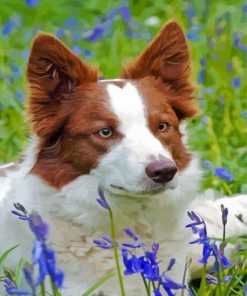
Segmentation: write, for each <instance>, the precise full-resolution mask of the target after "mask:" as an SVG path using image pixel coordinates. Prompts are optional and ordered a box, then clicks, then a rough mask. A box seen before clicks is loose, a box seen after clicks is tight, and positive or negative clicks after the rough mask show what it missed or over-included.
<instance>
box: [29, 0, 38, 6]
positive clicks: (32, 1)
mask: <svg viewBox="0 0 247 296" xmlns="http://www.w3.org/2000/svg"><path fill="white" fill-rule="evenodd" d="M26 4H27V5H28V6H30V7H35V6H38V4H39V0H26Z"/></svg>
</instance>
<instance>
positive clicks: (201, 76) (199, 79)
mask: <svg viewBox="0 0 247 296" xmlns="http://www.w3.org/2000/svg"><path fill="white" fill-rule="evenodd" d="M205 75H206V70H205V69H202V70H201V71H200V72H199V73H198V76H197V82H198V83H200V84H203V83H204V82H205Z"/></svg>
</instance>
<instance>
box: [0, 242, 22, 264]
mask: <svg viewBox="0 0 247 296" xmlns="http://www.w3.org/2000/svg"><path fill="white" fill-rule="evenodd" d="M18 246H19V245H15V246H14V247H12V248H11V249H9V250H7V251H6V252H4V253H3V255H2V256H1V257H0V266H1V265H2V264H3V263H4V261H5V260H6V258H7V257H8V255H9V254H10V253H11V252H12V251H13V250H14V249H16V248H17V247H18Z"/></svg>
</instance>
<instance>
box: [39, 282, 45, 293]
mask: <svg viewBox="0 0 247 296" xmlns="http://www.w3.org/2000/svg"><path fill="white" fill-rule="evenodd" d="M40 288H41V291H40V295H41V296H45V281H43V282H42V283H41V285H40Z"/></svg>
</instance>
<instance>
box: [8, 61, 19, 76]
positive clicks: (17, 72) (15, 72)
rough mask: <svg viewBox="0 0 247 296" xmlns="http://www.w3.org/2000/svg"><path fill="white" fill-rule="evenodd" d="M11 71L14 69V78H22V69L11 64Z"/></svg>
mask: <svg viewBox="0 0 247 296" xmlns="http://www.w3.org/2000/svg"><path fill="white" fill-rule="evenodd" d="M10 67H11V69H12V72H13V77H14V78H18V77H19V76H20V69H19V67H18V66H17V65H15V64H13V63H12V64H11V65H10Z"/></svg>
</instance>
